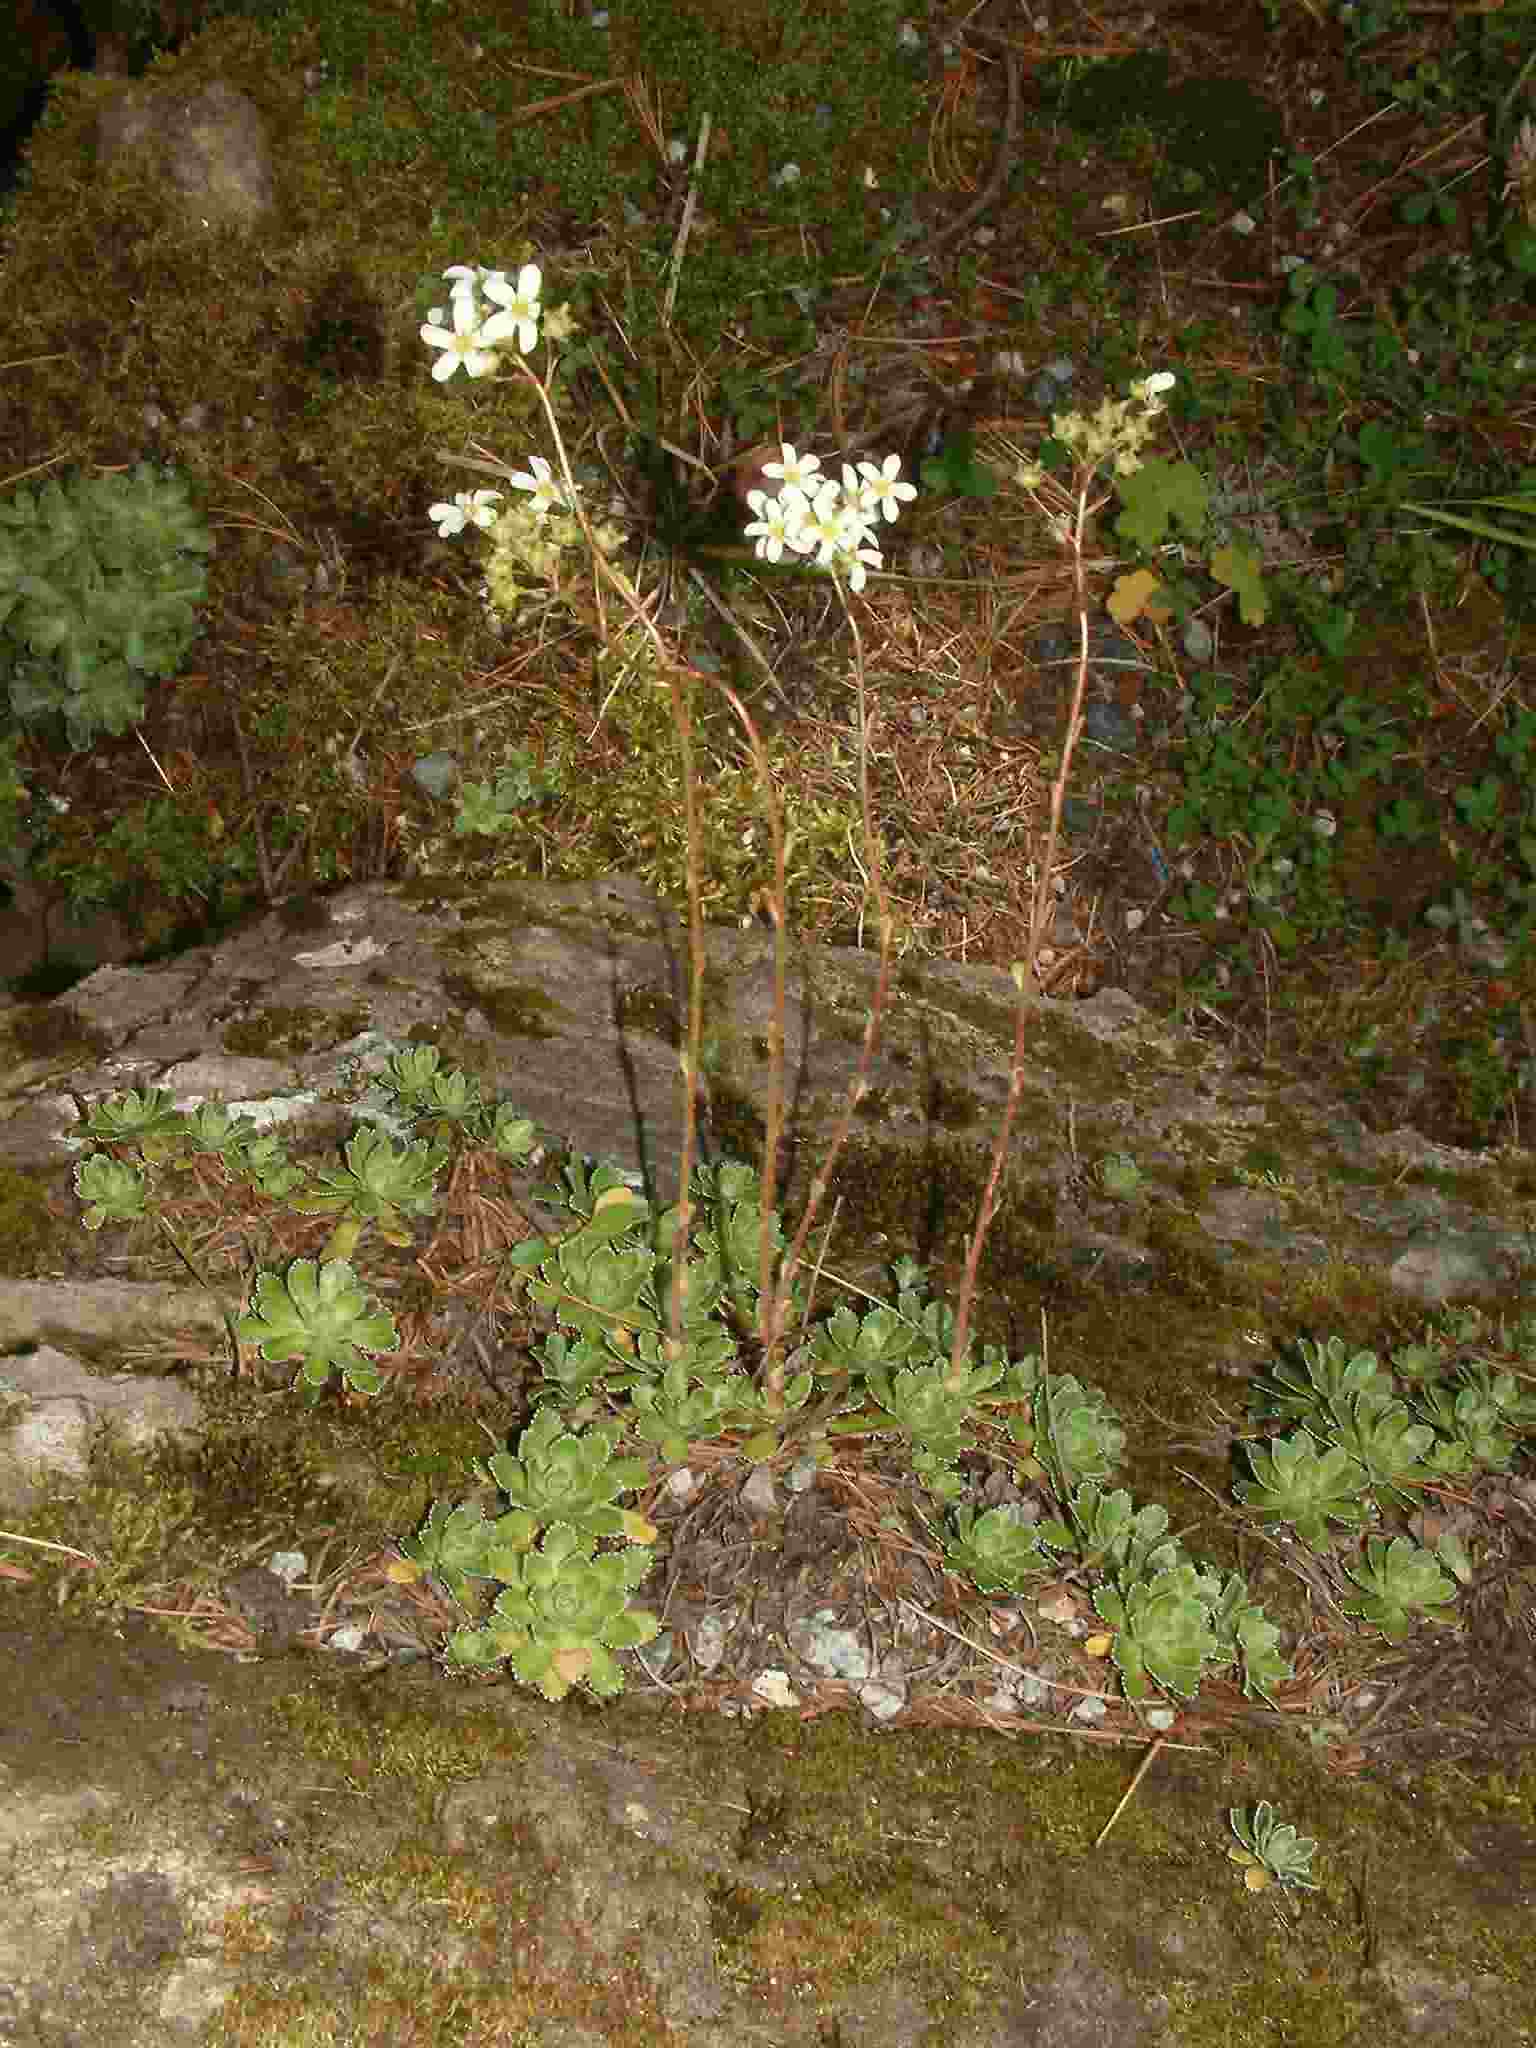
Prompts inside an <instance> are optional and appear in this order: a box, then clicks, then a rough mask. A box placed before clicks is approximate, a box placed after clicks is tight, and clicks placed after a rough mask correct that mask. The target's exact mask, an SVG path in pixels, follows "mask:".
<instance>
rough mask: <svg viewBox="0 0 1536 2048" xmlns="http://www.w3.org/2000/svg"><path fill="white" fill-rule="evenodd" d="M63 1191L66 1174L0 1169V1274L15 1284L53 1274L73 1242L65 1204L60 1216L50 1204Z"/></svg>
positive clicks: (70, 1216)
mask: <svg viewBox="0 0 1536 2048" xmlns="http://www.w3.org/2000/svg"><path fill="white" fill-rule="evenodd" d="M68 1188H69V1173H68V1170H67V1169H66V1170H65V1171H64V1172H62V1173H49V1172H46V1171H44V1170H43V1169H42V1168H39V1167H32V1168H21V1167H15V1166H5V1165H0V1271H3V1272H6V1273H8V1274H10V1275H11V1276H12V1277H13V1278H15V1279H17V1280H30V1279H34V1278H35V1277H36V1276H37V1275H38V1274H40V1273H47V1272H50V1271H54V1270H56V1269H57V1268H58V1266H59V1264H60V1261H61V1259H63V1258H67V1256H68V1252H69V1250H70V1249H72V1248H74V1246H75V1242H76V1239H77V1226H76V1225H75V1222H74V1220H73V1214H72V1208H73V1205H72V1204H69V1205H68V1207H67V1208H66V1211H65V1213H64V1214H63V1215H60V1214H56V1213H55V1211H54V1207H53V1203H54V1201H55V1200H56V1199H58V1198H60V1197H61V1196H63V1195H64V1193H65V1191H66V1190H67V1189H68Z"/></svg>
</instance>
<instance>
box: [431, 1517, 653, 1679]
mask: <svg viewBox="0 0 1536 2048" xmlns="http://www.w3.org/2000/svg"><path fill="white" fill-rule="evenodd" d="M594 1549H595V1540H594V1539H593V1538H592V1537H590V1536H582V1535H581V1534H580V1533H579V1532H578V1531H577V1530H575V1529H573V1528H571V1527H570V1526H569V1525H568V1524H567V1523H563V1522H557V1523H556V1524H555V1526H554V1527H553V1528H552V1529H549V1530H547V1531H546V1532H545V1535H544V1539H543V1541H542V1543H541V1544H540V1545H539V1547H538V1549H537V1550H532V1551H529V1552H528V1553H526V1555H524V1556H522V1557H520V1558H517V1559H513V1560H509V1562H512V1563H514V1564H515V1565H516V1568H517V1569H516V1576H515V1578H513V1579H511V1580H509V1582H508V1584H507V1585H506V1586H505V1587H504V1588H503V1590H502V1592H501V1593H500V1595H499V1596H498V1598H497V1601H496V1605H495V1607H494V1608H493V1610H492V1612H491V1615H490V1618H489V1619H488V1621H487V1622H486V1624H485V1626H484V1627H482V1628H475V1629H460V1630H459V1631H458V1633H457V1634H456V1635H454V1636H453V1637H452V1638H451V1639H450V1641H449V1644H448V1655H449V1657H450V1658H451V1659H452V1660H453V1662H455V1663H458V1664H467V1665H472V1666H476V1667H481V1668H483V1667H485V1666H489V1665H493V1664H499V1663H503V1662H505V1663H507V1664H509V1665H510V1666H511V1668H512V1671H513V1673H514V1675H515V1676H516V1677H517V1678H518V1679H519V1680H520V1681H521V1682H522V1683H523V1684H524V1685H532V1686H536V1687H537V1688H538V1690H539V1691H540V1692H541V1693H543V1695H544V1697H545V1698H546V1699H548V1700H560V1699H564V1697H565V1695H566V1694H567V1693H568V1692H569V1691H570V1689H571V1687H572V1686H573V1685H585V1686H586V1687H587V1688H588V1689H589V1690H590V1691H592V1692H594V1693H596V1694H597V1695H598V1696H599V1697H600V1698H602V1699H611V1698H612V1697H614V1695H616V1694H617V1693H620V1692H622V1691H623V1689H624V1672H623V1668H622V1666H621V1665H620V1664H619V1662H618V1660H617V1658H616V1657H615V1656H614V1655H613V1652H614V1651H615V1650H625V1649H635V1648H637V1647H638V1646H639V1645H640V1644H641V1643H648V1642H650V1641H651V1640H652V1639H653V1638H654V1637H655V1636H657V1635H658V1634H659V1633H660V1631H661V1623H660V1622H659V1621H658V1620H657V1618H656V1616H655V1615H654V1614H650V1613H647V1612H645V1611H644V1610H640V1609H635V1610H631V1608H630V1606H629V1596H630V1594H631V1593H632V1592H634V1590H635V1588H636V1587H637V1586H638V1585H639V1584H640V1582H641V1581H642V1580H643V1579H644V1577H645V1575H646V1573H647V1572H648V1571H649V1570H650V1567H651V1552H650V1550H649V1549H648V1548H645V1547H644V1546H635V1547H632V1548H630V1549H628V1550H621V1551H609V1552H605V1553H604V1554H603V1555H602V1556H600V1557H598V1556H594V1555H593V1552H594Z"/></svg>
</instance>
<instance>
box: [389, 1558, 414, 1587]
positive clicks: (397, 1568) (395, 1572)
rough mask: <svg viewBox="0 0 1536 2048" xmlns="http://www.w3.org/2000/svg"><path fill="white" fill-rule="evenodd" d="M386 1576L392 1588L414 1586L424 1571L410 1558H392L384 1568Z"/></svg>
mask: <svg viewBox="0 0 1536 2048" xmlns="http://www.w3.org/2000/svg"><path fill="white" fill-rule="evenodd" d="M384 1576H385V1578H386V1579H388V1580H389V1582H390V1584H391V1585H392V1586H414V1585H415V1583H416V1581H417V1580H418V1579H419V1578H420V1577H421V1576H422V1570H421V1566H420V1565H419V1564H414V1563H413V1562H412V1561H411V1559H410V1558H408V1557H392V1558H391V1559H390V1561H389V1563H388V1564H387V1565H385V1567H384Z"/></svg>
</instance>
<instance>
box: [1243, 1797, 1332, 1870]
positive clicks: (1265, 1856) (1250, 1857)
mask: <svg viewBox="0 0 1536 2048" xmlns="http://www.w3.org/2000/svg"><path fill="white" fill-rule="evenodd" d="M1227 1819H1228V1822H1229V1823H1230V1825H1231V1828H1232V1832H1233V1834H1234V1835H1236V1837H1237V1841H1238V1846H1237V1847H1236V1848H1235V1849H1229V1850H1228V1851H1227V1854H1228V1855H1229V1856H1230V1857H1231V1858H1232V1861H1233V1862H1234V1863H1237V1864H1241V1865H1243V1866H1244V1867H1245V1868H1247V1869H1248V1870H1250V1871H1254V1870H1258V1871H1262V1872H1263V1873H1264V1876H1265V1878H1266V1879H1272V1880H1273V1881H1274V1882H1275V1883H1276V1884H1278V1885H1282V1886H1284V1887H1285V1888H1286V1889H1288V1890H1289V1889H1291V1888H1293V1887H1294V1888H1297V1889H1300V1890H1302V1891H1309V1892H1314V1891H1316V1890H1317V1886H1316V1885H1315V1884H1314V1883H1313V1882H1312V1879H1311V1875H1310V1873H1311V1869H1312V1858H1313V1856H1314V1855H1315V1854H1316V1853H1317V1843H1316V1842H1315V1841H1314V1840H1312V1839H1311V1837H1310V1836H1306V1835H1299V1834H1297V1832H1296V1830H1295V1828H1293V1827H1292V1826H1291V1825H1290V1823H1289V1822H1288V1821H1278V1820H1276V1818H1275V1809H1274V1808H1273V1807H1272V1806H1271V1805H1270V1803H1269V1801H1268V1800H1267V1799H1261V1800H1260V1801H1259V1803H1258V1805H1257V1806H1255V1807H1254V1808H1253V1809H1252V1811H1251V1812H1245V1811H1244V1810H1243V1808H1242V1807H1240V1806H1234V1807H1231V1808H1230V1809H1229V1810H1228V1814H1227Z"/></svg>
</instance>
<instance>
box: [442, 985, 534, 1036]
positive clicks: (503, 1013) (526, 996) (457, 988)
mask: <svg viewBox="0 0 1536 2048" xmlns="http://www.w3.org/2000/svg"><path fill="white" fill-rule="evenodd" d="M442 987H443V993H444V995H446V996H448V997H449V998H450V999H451V1000H452V1001H454V1002H456V1003H463V1004H464V1005H465V1007H466V1008H468V1009H476V1010H480V1011H481V1012H483V1014H484V1015H485V1016H487V1017H488V1018H489V1019H490V1021H491V1023H492V1025H493V1026H494V1027H495V1029H496V1030H497V1031H499V1032H500V1033H501V1034H502V1036H503V1037H504V1038H557V1037H558V1036H559V1032H558V1031H557V1030H556V1029H555V1027H554V1026H553V1025H552V1024H551V1023H550V1021H549V1020H550V1018H551V1017H553V1016H556V1015H557V1014H558V1013H559V1009H560V1006H559V1004H558V1003H557V1002H556V1001H555V1000H554V998H553V996H549V995H546V994H545V992H544V990H543V989H541V988H540V987H539V986H538V984H537V983H536V982H523V983H521V984H510V985H509V984H501V983H497V982H493V981H490V980H488V979H481V978H480V977H478V976H475V975H469V974H445V975H444V976H443V981H442Z"/></svg>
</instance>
